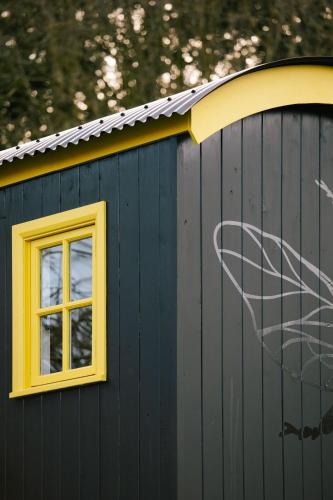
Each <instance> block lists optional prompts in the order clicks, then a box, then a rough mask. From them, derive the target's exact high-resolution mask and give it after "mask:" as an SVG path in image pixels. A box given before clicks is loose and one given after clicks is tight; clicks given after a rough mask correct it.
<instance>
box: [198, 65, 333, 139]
mask: <svg viewBox="0 0 333 500" xmlns="http://www.w3.org/2000/svg"><path fill="white" fill-rule="evenodd" d="M292 104H333V67H331V66H319V65H299V66H296V65H295V66H283V67H276V68H269V69H263V70H258V71H256V72H253V73H247V74H246V73H245V74H244V75H241V76H239V77H238V78H235V79H234V80H231V81H230V82H227V83H225V84H224V85H222V86H221V87H218V88H217V89H216V90H214V91H213V92H211V93H210V94H208V95H207V96H206V97H205V98H203V99H202V100H201V101H199V102H198V103H197V104H195V105H194V106H193V108H192V110H191V125H190V134H191V136H192V138H193V140H194V141H195V142H196V143H201V142H202V141H204V140H205V139H206V138H207V137H209V136H210V135H211V134H213V133H214V132H217V131H218V130H220V129H222V128H224V127H226V126H227V125H230V124H231V123H233V122H236V121H238V120H240V119H242V118H245V117H246V116H250V115H252V114H254V113H259V112H261V111H265V110H268V109H273V108H278V107H281V106H288V105H292Z"/></svg>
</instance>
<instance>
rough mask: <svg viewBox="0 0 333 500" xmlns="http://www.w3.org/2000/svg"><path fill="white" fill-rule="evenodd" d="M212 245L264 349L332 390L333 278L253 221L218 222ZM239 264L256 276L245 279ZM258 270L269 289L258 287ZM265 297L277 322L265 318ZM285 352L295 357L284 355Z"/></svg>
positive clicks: (297, 373)
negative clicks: (263, 312)
mask: <svg viewBox="0 0 333 500" xmlns="http://www.w3.org/2000/svg"><path fill="white" fill-rule="evenodd" d="M221 233H222V234H221ZM220 241H222V244H221V243H220ZM235 242H237V243H235ZM240 242H241V243H240ZM214 246H215V251H216V254H217V256H218V258H219V261H220V263H221V265H222V267H223V270H224V272H225V273H226V274H227V276H228V277H229V279H230V281H231V282H232V284H233V285H234V286H235V288H236V289H237V291H238V292H239V293H240V295H241V296H242V299H243V301H244V303H245V304H246V307H247V309H248V311H249V314H250V317H251V320H252V323H253V328H254V332H255V333H256V335H257V338H258V340H259V341H260V342H261V343H262V345H263V347H264V348H265V349H266V351H267V352H268V353H269V354H270V355H271V357H272V358H273V359H274V360H275V361H276V362H277V363H279V364H280V365H281V367H282V368H283V369H284V370H286V371H288V372H289V373H290V374H291V375H292V376H293V377H299V378H300V379H301V380H302V381H303V382H307V383H309V384H311V385H316V386H318V385H319V386H320V387H321V388H323V389H326V390H333V371H332V369H333V282H332V280H331V279H330V278H329V277H328V276H327V275H326V274H325V273H323V272H322V271H321V270H320V269H318V267H316V266H315V265H313V264H312V263H311V262H309V261H308V260H306V259H304V258H303V257H302V256H301V255H300V254H299V253H298V252H297V251H296V250H294V249H293V248H292V246H290V245H289V244H288V243H287V242H286V241H284V240H283V239H281V238H280V237H278V236H275V235H273V234H270V233H267V232H264V231H262V230H261V229H259V228H257V227H255V226H253V225H251V224H247V223H241V222H237V221H224V222H221V223H220V224H218V225H217V226H216V228H215V231H214ZM240 266H241V268H242V270H243V271H244V270H246V273H247V276H251V273H252V276H254V279H253V280H251V279H247V280H246V282H244V281H243V279H242V278H241V276H242V273H240V271H239V269H240ZM258 273H259V275H260V277H261V276H264V281H265V284H266V285H267V286H266V289H267V291H266V289H265V288H263V287H262V286H258V283H259V284H260V283H262V280H261V278H259V279H258ZM267 301H269V307H270V311H274V309H276V312H275V313H274V314H272V315H271V317H273V318H275V319H276V318H280V319H281V321H280V322H277V321H276V320H275V321H271V320H270V316H269V315H268V317H266V318H265V320H263V316H262V314H261V306H262V305H263V306H264V307H265V304H267ZM281 311H283V313H281ZM331 339H332V340H331ZM300 345H302V346H304V347H303V348H302V351H301V349H300ZM295 349H296V350H297V351H295ZM289 352H295V356H288V354H287V355H286V354H285V353H289ZM300 352H301V355H300ZM281 360H282V361H281ZM319 367H320V374H321V375H320V382H319V376H318V373H319Z"/></svg>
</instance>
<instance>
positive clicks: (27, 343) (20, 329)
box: [9, 201, 106, 398]
mask: <svg viewBox="0 0 333 500" xmlns="http://www.w3.org/2000/svg"><path fill="white" fill-rule="evenodd" d="M90 236H91V237H92V248H93V252H92V253H93V256H92V296H91V297H90V298H87V299H80V300H75V301H74V300H73V301H70V296H69V294H70V292H69V244H70V242H71V241H75V240H79V239H82V238H85V237H90ZM57 244H62V245H63V261H62V276H63V298H62V304H59V305H54V306H53V305H52V306H48V307H43V308H41V307H40V304H39V297H40V250H41V249H43V248H47V247H49V246H54V245H57ZM12 249H13V251H12V255H13V257H12V259H13V261H12V279H13V342H12V358H13V368H12V376H13V380H12V392H11V393H10V395H9V396H10V397H11V398H15V397H20V396H24V395H28V394H35V393H40V392H45V391H51V390H56V389H64V388H66V387H72V386H76V385H81V384H88V383H93V382H99V381H104V380H106V204H105V202H104V201H102V202H98V203H94V204H92V205H86V206H84V207H80V208H77V209H74V210H68V211H66V212H61V213H58V214H55V215H51V216H47V217H43V218H40V219H36V220H33V221H29V222H25V223H22V224H17V225H15V226H13V228H12ZM88 305H91V306H92V363H91V365H89V366H85V367H80V368H72V369H70V367H69V345H70V344H69V335H70V332H69V316H70V310H73V309H76V308H78V307H84V306H88ZM60 311H62V313H63V330H62V359H63V366H62V368H63V370H62V371H61V372H56V373H51V374H45V375H40V333H39V328H40V326H39V322H40V317H41V316H42V315H45V314H52V313H55V312H60Z"/></svg>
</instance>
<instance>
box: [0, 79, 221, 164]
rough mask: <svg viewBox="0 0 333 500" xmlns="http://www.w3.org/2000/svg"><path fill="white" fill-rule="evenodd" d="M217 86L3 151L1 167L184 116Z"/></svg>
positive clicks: (168, 98) (202, 87)
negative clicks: (175, 116)
mask: <svg viewBox="0 0 333 500" xmlns="http://www.w3.org/2000/svg"><path fill="white" fill-rule="evenodd" d="M219 85H221V80H215V81H212V82H209V83H207V84H205V85H201V86H200V87H196V88H195V89H189V90H185V91H184V92H180V93H179V94H175V95H173V96H171V97H165V98H163V99H158V100H157V101H153V102H150V103H148V104H144V105H142V106H137V107H135V108H132V109H129V110H127V111H123V112H121V113H114V114H112V115H108V116H105V117H103V118H99V119H97V120H94V121H91V122H88V123H86V124H83V125H79V126H77V127H73V128H70V129H68V130H64V131H63V132H60V133H57V134H52V135H48V136H46V137H43V138H41V139H37V140H35V141H30V142H27V143H25V144H22V145H20V146H14V147H12V148H9V149H5V150H4V151H1V152H0V165H2V164H3V163H4V162H12V161H13V160H14V159H16V158H18V159H22V158H23V157H25V156H27V155H29V156H34V155H35V154H36V153H38V152H39V153H45V152H46V151H47V150H55V149H57V148H59V147H63V148H66V147H67V146H68V145H69V144H77V143H78V142H79V141H89V139H90V138H91V137H99V136H100V135H101V134H103V133H106V134H110V133H111V132H112V131H113V130H116V129H117V130H122V129H123V128H124V127H125V126H130V127H133V126H134V125H135V124H136V123H138V122H141V123H145V122H146V121H147V120H148V119H149V118H152V119H155V120H156V119H158V118H159V117H160V116H166V117H170V116H171V115H173V114H175V113H177V114H179V115H183V114H185V113H186V112H187V111H188V110H189V109H190V108H191V107H192V106H193V104H195V103H196V102H198V101H199V100H200V99H202V97H204V96H205V95H207V94H208V93H209V92H211V91H212V90H213V89H215V88H216V87H218V86H219Z"/></svg>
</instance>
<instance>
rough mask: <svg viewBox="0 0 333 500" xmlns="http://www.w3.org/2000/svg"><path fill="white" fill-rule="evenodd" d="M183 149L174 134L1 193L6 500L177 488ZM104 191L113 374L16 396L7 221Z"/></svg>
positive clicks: (134, 494)
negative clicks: (179, 214)
mask: <svg viewBox="0 0 333 500" xmlns="http://www.w3.org/2000/svg"><path fill="white" fill-rule="evenodd" d="M176 150H177V142H176V140H175V139H172V138H171V139H167V140H165V141H161V142H160V143H156V144H154V145H149V146H146V147H143V148H142V149H141V150H133V151H131V152H130V153H123V154H120V155H119V156H113V157H109V158H105V159H103V160H99V161H96V162H92V163H89V164H85V165H81V166H79V167H74V168H72V169H68V170H66V171H64V172H61V173H55V174H50V175H48V176H45V177H42V178H39V179H34V180H33V181H28V182H26V183H24V184H21V185H17V186H12V187H10V188H6V189H3V190H1V191H0V228H1V233H0V262H1V263H2V264H3V266H4V267H3V268H4V269H5V272H4V273H2V274H1V276H0V297H1V298H2V302H1V304H2V305H1V308H2V309H1V311H2V313H1V317H0V324H1V325H2V331H3V332H4V335H2V336H1V344H0V346H1V353H0V355H1V356H2V358H1V359H3V363H1V370H2V372H1V373H2V374H1V380H3V381H4V383H3V384H1V387H0V411H1V414H0V422H1V423H2V424H3V425H2V426H1V428H2V429H3V430H2V431H1V436H0V498H1V499H4V500H14V499H15V500H16V499H17V500H21V499H22V500H23V499H24V500H30V499H31V500H36V499H40V500H60V499H61V500H67V499H68V500H84V499H89V500H91V499H92V498H94V499H95V498H96V500H97V499H99V500H106V499H107V500H110V499H111V500H133V499H135V498H137V499H139V498H142V497H145V498H147V499H148V498H152V499H154V500H155V499H157V500H166V499H167V498H168V499H169V498H174V492H175V491H176V476H177V462H176V423H175V422H176V167H177V164H176ZM99 200H106V202H107V256H108V257H107V258H108V260H107V273H108V274H107V285H108V287H107V294H108V295H107V304H108V310H107V325H108V327H107V328H108V338H107V349H108V380H107V382H105V383H102V384H95V385H90V386H89V387H88V386H86V387H80V388H71V389H68V390H63V391H56V392H54V393H49V394H43V395H38V396H33V397H26V398H24V399H23V398H22V399H16V400H13V399H12V400H9V399H8V393H9V391H10V389H11V266H12V263H11V226H12V224H16V223H19V222H22V221H25V220H30V219H34V218H37V217H42V216H43V215H47V214H52V213H56V212H58V211H63V210H69V209H71V208H75V207H78V206H82V205H86V204H89V203H94V202H97V201H99ZM152 207H153V210H152Z"/></svg>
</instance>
